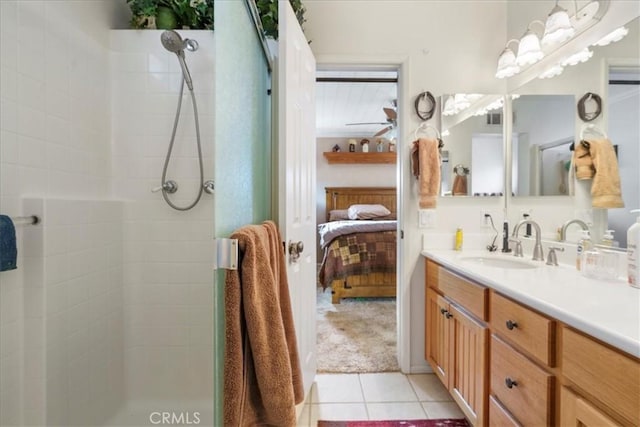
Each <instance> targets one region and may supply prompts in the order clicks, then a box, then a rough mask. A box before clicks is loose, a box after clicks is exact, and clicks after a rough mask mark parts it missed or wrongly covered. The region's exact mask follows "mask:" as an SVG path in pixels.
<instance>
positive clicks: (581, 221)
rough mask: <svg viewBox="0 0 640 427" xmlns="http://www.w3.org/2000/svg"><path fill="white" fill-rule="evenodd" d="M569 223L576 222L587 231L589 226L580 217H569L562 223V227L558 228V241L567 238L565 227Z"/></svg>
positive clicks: (567, 226)
mask: <svg viewBox="0 0 640 427" xmlns="http://www.w3.org/2000/svg"><path fill="white" fill-rule="evenodd" d="M571 224H578V225H579V226H580V227H582V229H583V230H586V231H589V226H588V225H587V223H586V222H584V221H583V220H581V219H577V218H576V219H570V220H569V221H567V222H565V223H564V224H563V225H562V228H561V229H560V241H561V242H564V241H566V240H567V228H569V226H570V225H571Z"/></svg>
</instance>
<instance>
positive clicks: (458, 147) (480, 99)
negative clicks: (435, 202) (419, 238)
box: [440, 94, 504, 196]
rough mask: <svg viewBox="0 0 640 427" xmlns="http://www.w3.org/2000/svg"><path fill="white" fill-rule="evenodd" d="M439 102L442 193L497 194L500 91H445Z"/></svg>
mask: <svg viewBox="0 0 640 427" xmlns="http://www.w3.org/2000/svg"><path fill="white" fill-rule="evenodd" d="M440 105H442V139H443V141H444V144H445V151H444V152H443V155H442V157H443V163H442V165H443V166H442V187H441V195H443V196H501V195H502V194H503V192H504V161H503V151H504V143H503V135H502V117H503V114H502V105H503V97H502V96H500V95H479V94H455V95H445V96H443V97H442V99H441V103H440Z"/></svg>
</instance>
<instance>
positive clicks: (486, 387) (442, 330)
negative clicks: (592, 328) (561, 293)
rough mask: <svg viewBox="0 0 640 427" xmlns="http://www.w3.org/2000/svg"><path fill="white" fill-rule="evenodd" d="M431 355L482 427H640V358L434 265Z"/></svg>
mask: <svg viewBox="0 0 640 427" xmlns="http://www.w3.org/2000/svg"><path fill="white" fill-rule="evenodd" d="M425 270H426V271H425V280H426V286H425V287H426V298H425V300H426V304H425V335H426V336H425V358H426V360H427V361H428V363H429V364H430V365H431V367H432V369H433V371H434V372H435V374H436V375H437V376H438V377H439V378H440V380H441V381H442V383H443V384H444V385H445V386H446V387H447V389H448V390H449V392H450V393H451V395H452V397H453V399H454V400H455V401H456V402H457V403H458V405H459V406H460V408H461V409H462V411H463V412H464V414H465V416H466V417H467V419H468V420H469V422H470V423H471V424H472V425H474V426H484V425H490V426H536V427H537V426H556V425H559V426H574V427H577V426H598V427H601V426H604V427H606V426H614V425H615V426H620V425H622V426H636V427H637V426H640V359H638V358H637V357H635V356H632V355H630V354H628V353H625V352H623V351H621V350H619V349H617V348H614V347H612V346H610V345H608V344H605V343H603V342H601V341H599V340H597V339H596V338H593V337H591V336H589V335H587V334H585V333H584V332H581V331H578V330H576V329H574V328H573V327H571V326H569V325H566V324H564V323H563V322H562V321H560V320H558V319H555V318H553V317H552V316H549V315H546V314H544V313H541V312H539V311H537V310H534V309H532V308H531V307H528V306H527V305H525V304H522V303H521V302H519V301H516V300H515V299H513V298H510V297H507V296H505V295H503V294H501V293H500V292H497V291H496V290H495V289H493V288H490V287H488V286H483V285H482V284H481V283H477V282H476V281H475V280H474V279H471V278H466V277H462V276H460V275H458V274H456V273H454V272H453V271H451V270H450V269H448V268H447V267H444V266H442V265H440V264H438V263H437V262H435V261H433V260H432V259H429V258H426V261H425Z"/></svg>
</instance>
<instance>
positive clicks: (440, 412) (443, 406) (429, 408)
mask: <svg viewBox="0 0 640 427" xmlns="http://www.w3.org/2000/svg"><path fill="white" fill-rule="evenodd" d="M422 407H423V408H424V411H425V412H426V413H427V418H429V419H436V418H464V414H463V413H462V411H461V410H460V408H458V405H457V404H456V403H455V402H422Z"/></svg>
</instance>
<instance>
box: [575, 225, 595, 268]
mask: <svg viewBox="0 0 640 427" xmlns="http://www.w3.org/2000/svg"><path fill="white" fill-rule="evenodd" d="M592 247H593V245H592V244H591V236H590V234H589V230H582V237H581V238H580V240H579V241H578V248H577V256H576V269H578V270H581V265H580V264H581V262H582V255H583V254H584V252H585V251H588V250H590V249H591V248H592Z"/></svg>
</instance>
